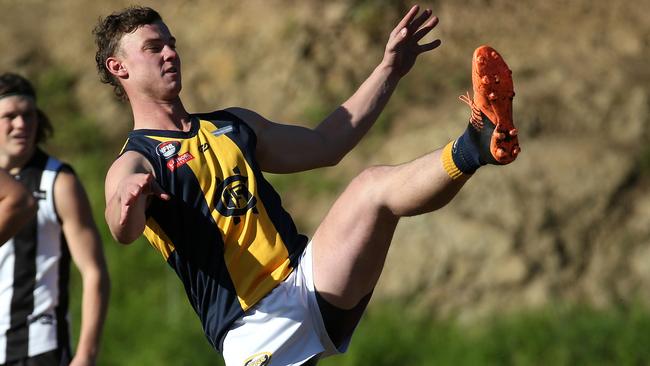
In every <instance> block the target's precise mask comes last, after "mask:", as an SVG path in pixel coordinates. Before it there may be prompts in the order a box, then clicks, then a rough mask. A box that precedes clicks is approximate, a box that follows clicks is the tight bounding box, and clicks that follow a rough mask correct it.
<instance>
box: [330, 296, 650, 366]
mask: <svg viewBox="0 0 650 366" xmlns="http://www.w3.org/2000/svg"><path fill="white" fill-rule="evenodd" d="M376 305H377V306H374V307H371V309H369V312H368V314H367V315H366V318H365V319H364V320H363V321H362V323H361V325H360V326H359V329H358V331H357V334H356V336H355V338H354V339H353V342H352V345H351V348H350V350H349V353H348V354H347V355H344V356H336V357H333V358H330V359H325V360H323V362H321V365H324V366H328V365H329V366H333V365H341V366H352V365H374V366H389V365H390V366H393V365H402V366H416V365H418V366H422V365H521V366H524V365H554V366H562V365H567V366H569V365H647V364H650V350H649V349H648V347H647V344H648V342H649V341H650V333H648V329H649V328H648V327H649V326H650V312H649V311H648V309H647V308H643V307H641V306H636V305H633V306H629V307H621V308H616V309H606V310H595V309H593V308H590V307H586V306H580V305H574V306H561V305H557V306H554V307H547V308H544V309H538V310H531V311H529V312H522V313H519V314H515V315H511V316H498V315H497V316H495V317H494V318H492V319H489V320H486V321H484V322H481V323H477V324H471V325H462V326H461V325H458V324H457V323H455V322H453V321H452V320H445V321H440V320H436V319H434V318H432V317H427V316H425V315H422V314H410V313H408V312H405V309H407V308H406V307H404V304H400V303H394V304H390V305H389V304H383V305H380V304H376Z"/></svg>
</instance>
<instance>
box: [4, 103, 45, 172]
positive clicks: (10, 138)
mask: <svg viewBox="0 0 650 366" xmlns="http://www.w3.org/2000/svg"><path fill="white" fill-rule="evenodd" d="M37 128H38V116H37V113H36V105H35V102H34V99H32V98H30V97H27V96H18V95H16V96H9V97H4V98H1V99H0V167H3V168H4V169H6V170H7V171H9V173H11V174H16V173H18V170H19V169H20V167H21V166H23V165H24V164H25V163H27V161H28V160H29V159H30V158H31V156H32V154H33V152H34V149H35V148H36V131H37Z"/></svg>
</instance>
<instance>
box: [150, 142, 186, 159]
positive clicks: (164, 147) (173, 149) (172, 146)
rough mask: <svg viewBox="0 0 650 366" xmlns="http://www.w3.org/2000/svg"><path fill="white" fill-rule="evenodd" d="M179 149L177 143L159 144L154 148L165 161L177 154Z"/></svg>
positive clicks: (179, 145)
mask: <svg viewBox="0 0 650 366" xmlns="http://www.w3.org/2000/svg"><path fill="white" fill-rule="evenodd" d="M180 149H181V143H180V142H178V141H165V142H161V143H159V144H158V146H156V153H158V155H159V156H162V157H163V158H165V159H169V158H171V157H173V156H176V154H178V150H180Z"/></svg>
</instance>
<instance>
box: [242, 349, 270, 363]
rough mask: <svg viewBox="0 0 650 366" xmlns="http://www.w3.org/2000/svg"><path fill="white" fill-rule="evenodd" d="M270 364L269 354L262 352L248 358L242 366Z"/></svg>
mask: <svg viewBox="0 0 650 366" xmlns="http://www.w3.org/2000/svg"><path fill="white" fill-rule="evenodd" d="M269 363H271V354H270V353H268V352H262V353H258V354H255V355H253V356H251V357H249V358H248V359H247V360H246V361H244V366H266V365H268V364H269Z"/></svg>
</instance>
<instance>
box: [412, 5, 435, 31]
mask: <svg viewBox="0 0 650 366" xmlns="http://www.w3.org/2000/svg"><path fill="white" fill-rule="evenodd" d="M430 16H431V9H424V11H423V12H422V14H420V15H419V16H418V17H417V18H415V20H413V21H412V22H411V23H410V24H409V25H408V26H407V28H408V29H409V33H411V34H413V33H415V31H417V30H418V29H419V28H420V27H421V26H422V24H424V22H426V21H427V19H429V17H430Z"/></svg>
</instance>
